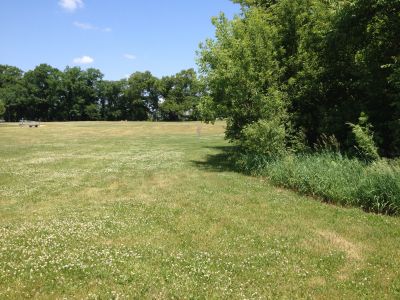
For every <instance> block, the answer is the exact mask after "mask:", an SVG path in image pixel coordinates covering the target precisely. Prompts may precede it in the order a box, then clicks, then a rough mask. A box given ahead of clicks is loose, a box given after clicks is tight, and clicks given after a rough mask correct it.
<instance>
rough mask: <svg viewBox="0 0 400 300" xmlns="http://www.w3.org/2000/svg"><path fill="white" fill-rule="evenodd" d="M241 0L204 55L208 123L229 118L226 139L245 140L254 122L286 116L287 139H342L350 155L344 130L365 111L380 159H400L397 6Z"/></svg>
mask: <svg viewBox="0 0 400 300" xmlns="http://www.w3.org/2000/svg"><path fill="white" fill-rule="evenodd" d="M234 2H237V3H240V4H241V5H242V13H241V15H239V16H236V17H235V18H234V19H233V20H227V19H226V18H225V17H224V16H223V15H221V16H220V17H219V18H215V19H214V20H213V23H214V25H215V27H216V38H215V39H214V40H207V41H206V42H205V43H203V44H202V46H201V48H200V50H199V59H198V60H199V66H200V70H201V72H202V75H203V79H204V82H205V85H206V91H207V98H205V100H206V101H203V102H202V111H203V112H205V113H206V114H205V117H204V119H205V120H208V121H210V119H211V117H213V118H218V117H226V118H227V120H228V128H227V132H226V136H227V138H228V139H230V140H242V139H243V129H244V128H246V126H247V125H249V124H253V123H255V122H258V121H259V120H270V119H271V118H273V117H274V116H279V118H280V119H281V120H282V123H281V124H280V125H282V126H285V127H287V128H286V132H287V134H288V135H289V136H288V139H290V138H291V137H290V136H291V135H296V134H297V132H302V133H303V134H304V137H305V142H306V144H308V146H310V147H313V146H314V145H315V144H317V142H318V140H319V139H320V137H321V136H323V135H325V136H335V137H336V139H337V140H338V142H339V143H340V145H341V147H342V149H344V150H351V149H353V147H354V138H353V133H352V131H351V130H350V128H349V127H348V126H347V125H346V124H348V123H353V124H355V123H357V120H358V117H359V116H360V114H361V112H365V113H366V114H367V115H368V116H369V120H370V122H371V125H372V126H373V128H374V133H375V135H374V137H375V141H376V145H377V147H378V150H379V152H380V153H381V154H383V155H384V156H387V157H393V156H398V155H400V138H399V136H400V134H399V133H400V132H399V116H400V113H399V109H400V106H399V99H400V98H399V97H400V84H399V82H400V80H399V78H400V77H399V63H398V61H399V57H400V44H399V43H398V37H399V36H400V18H399V13H400V2H399V1H397V0H372V1H370V0H368V1H367V0H342V1H341V0H335V1H325V0H308V1H293V0H280V1H268V0H237V1H234ZM212 110H214V111H213V112H212ZM289 124H290V125H289ZM285 146H289V144H286V145H285ZM371 151H373V150H371Z"/></svg>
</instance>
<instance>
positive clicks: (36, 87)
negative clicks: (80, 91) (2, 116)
mask: <svg viewBox="0 0 400 300" xmlns="http://www.w3.org/2000/svg"><path fill="white" fill-rule="evenodd" d="M61 78H62V72H61V71H60V70H58V69H56V68H53V67H51V66H49V65H47V64H41V65H39V66H37V67H36V68H35V69H34V70H32V71H28V72H26V73H25V74H24V77H23V85H24V87H25V89H26V94H27V99H26V106H27V109H28V111H27V112H26V115H25V117H26V118H30V119H41V120H43V121H52V120H57V119H58V116H57V114H58V106H59V98H60V88H61Z"/></svg>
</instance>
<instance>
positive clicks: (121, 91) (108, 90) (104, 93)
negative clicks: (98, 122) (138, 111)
mask: <svg viewBox="0 0 400 300" xmlns="http://www.w3.org/2000/svg"><path fill="white" fill-rule="evenodd" d="M99 89H100V115H101V118H102V119H103V120H108V121H116V120H123V119H127V118H126V116H125V112H126V111H127V110H128V109H127V101H126V96H125V91H126V89H127V81H126V80H125V79H124V80H119V81H106V80H105V81H102V82H100V85H99Z"/></svg>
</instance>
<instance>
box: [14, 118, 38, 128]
mask: <svg viewBox="0 0 400 300" xmlns="http://www.w3.org/2000/svg"><path fill="white" fill-rule="evenodd" d="M19 126H29V127H30V128H32V127H36V128H37V127H39V126H40V122H37V121H29V120H24V119H21V120H20V121H19Z"/></svg>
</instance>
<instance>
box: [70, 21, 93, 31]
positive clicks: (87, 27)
mask: <svg viewBox="0 0 400 300" xmlns="http://www.w3.org/2000/svg"><path fill="white" fill-rule="evenodd" d="M73 24H74V26H75V27H78V28H80V29H84V30H97V29H98V28H97V27H96V26H93V25H92V24H89V23H81V22H74V23H73Z"/></svg>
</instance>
